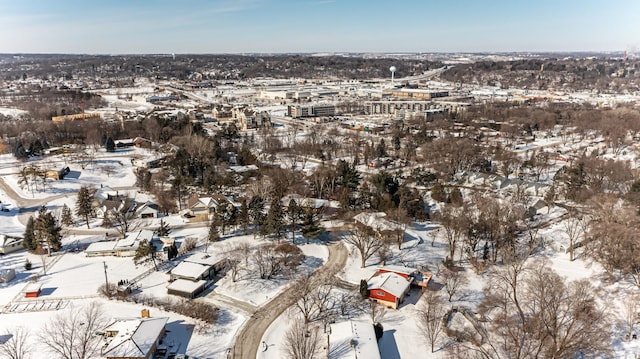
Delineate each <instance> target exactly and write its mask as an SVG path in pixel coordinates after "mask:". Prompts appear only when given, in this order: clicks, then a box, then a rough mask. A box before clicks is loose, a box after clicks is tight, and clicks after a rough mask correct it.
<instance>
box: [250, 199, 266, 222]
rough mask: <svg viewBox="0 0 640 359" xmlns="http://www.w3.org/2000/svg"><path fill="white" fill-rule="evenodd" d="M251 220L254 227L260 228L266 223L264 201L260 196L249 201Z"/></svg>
mask: <svg viewBox="0 0 640 359" xmlns="http://www.w3.org/2000/svg"><path fill="white" fill-rule="evenodd" d="M248 208H249V219H250V221H251V223H253V226H254V227H256V228H257V227H259V226H261V225H262V222H263V221H264V200H263V199H262V197H260V196H253V197H251V200H250V201H249V205H248Z"/></svg>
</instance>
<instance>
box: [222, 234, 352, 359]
mask: <svg viewBox="0 0 640 359" xmlns="http://www.w3.org/2000/svg"><path fill="white" fill-rule="evenodd" d="M347 256H348V252H347V249H346V248H345V246H344V245H343V244H342V242H336V243H333V244H331V245H330V246H329V259H328V260H327V262H326V263H325V264H324V265H323V266H322V267H320V268H319V269H318V270H316V271H315V272H314V273H313V274H312V276H320V275H327V276H335V275H336V274H337V273H338V272H339V271H340V270H341V269H342V268H344V265H345V263H346V261H347ZM298 299H300V296H299V293H295V292H292V291H287V290H285V291H284V292H282V293H281V294H280V295H278V296H277V297H274V298H273V299H272V300H271V301H270V302H269V303H267V304H265V305H263V306H262V307H260V308H258V310H257V311H256V312H255V313H254V314H253V315H252V316H251V317H250V318H249V320H247V322H246V323H245V324H244V326H243V327H242V330H241V331H240V332H239V333H238V335H237V336H236V341H235V345H234V346H233V348H232V350H231V353H230V356H229V357H230V358H234V359H255V358H256V355H257V353H258V346H259V345H260V342H261V340H262V336H263V335H264V332H265V331H266V330H267V328H269V325H271V323H272V322H273V321H274V320H275V319H276V318H277V317H279V316H280V315H281V314H282V313H284V311H285V310H286V309H287V308H289V307H290V306H292V305H294V304H295V303H296V302H297V301H298Z"/></svg>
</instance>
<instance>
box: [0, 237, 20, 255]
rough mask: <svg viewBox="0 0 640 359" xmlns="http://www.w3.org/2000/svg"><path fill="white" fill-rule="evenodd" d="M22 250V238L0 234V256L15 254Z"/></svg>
mask: <svg viewBox="0 0 640 359" xmlns="http://www.w3.org/2000/svg"><path fill="white" fill-rule="evenodd" d="M23 248H24V245H23V239H22V237H18V236H10V235H7V234H0V254H7V253H11V252H15V251H18V250H20V249H23Z"/></svg>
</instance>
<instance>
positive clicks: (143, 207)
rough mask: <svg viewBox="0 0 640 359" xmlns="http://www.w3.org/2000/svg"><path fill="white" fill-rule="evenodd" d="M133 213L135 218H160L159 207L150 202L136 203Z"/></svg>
mask: <svg viewBox="0 0 640 359" xmlns="http://www.w3.org/2000/svg"><path fill="white" fill-rule="evenodd" d="M133 211H134V214H135V215H134V217H135V218H141V219H142V218H158V206H157V205H156V204H155V203H153V202H150V201H147V202H146V203H136V205H135V207H134V209H133Z"/></svg>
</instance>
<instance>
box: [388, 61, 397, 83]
mask: <svg viewBox="0 0 640 359" xmlns="http://www.w3.org/2000/svg"><path fill="white" fill-rule="evenodd" d="M389 71H391V85H392V86H393V77H394V76H395V74H396V67H395V66H391V67H390V68H389Z"/></svg>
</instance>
